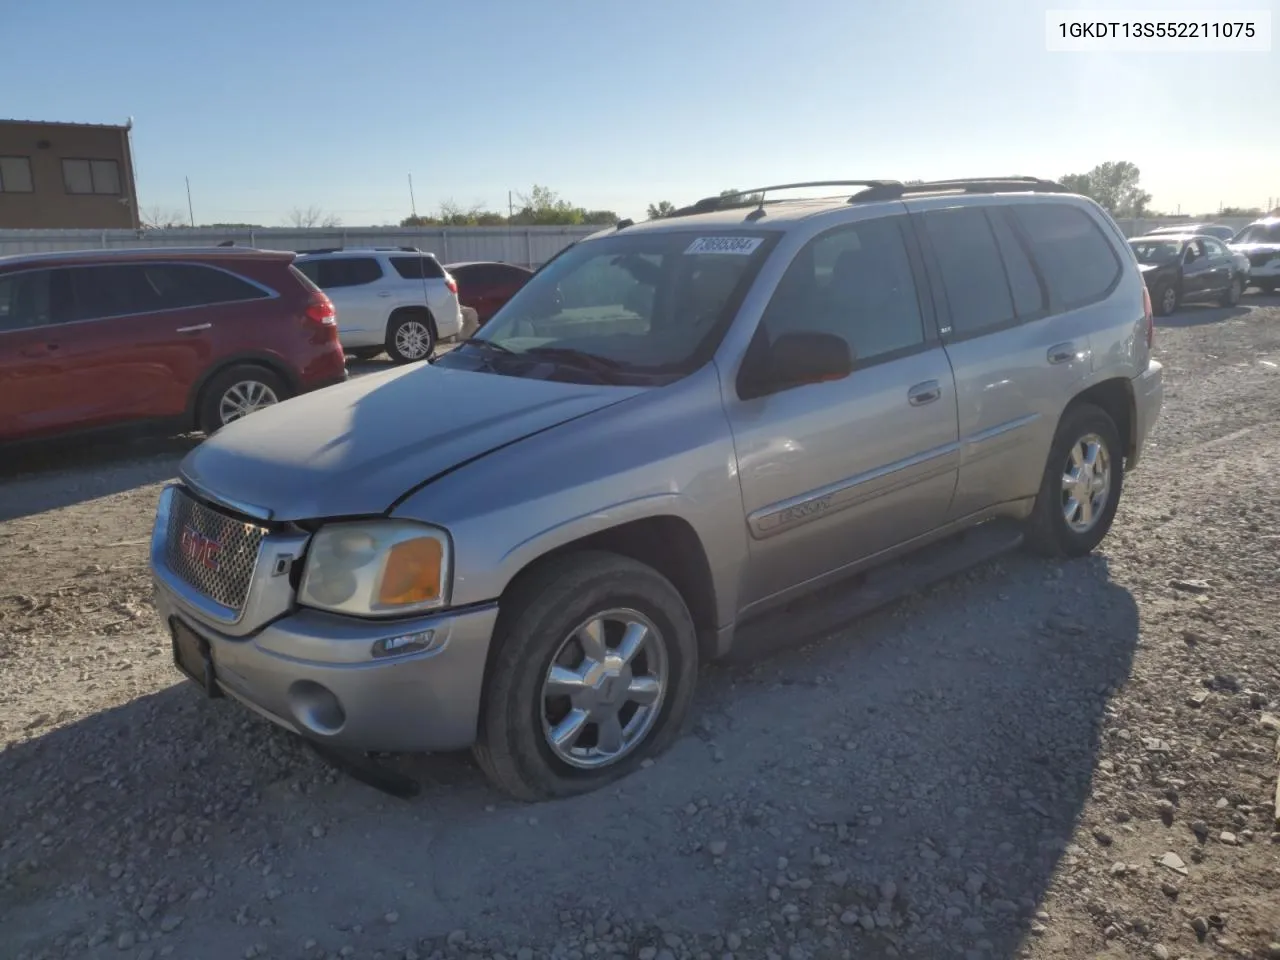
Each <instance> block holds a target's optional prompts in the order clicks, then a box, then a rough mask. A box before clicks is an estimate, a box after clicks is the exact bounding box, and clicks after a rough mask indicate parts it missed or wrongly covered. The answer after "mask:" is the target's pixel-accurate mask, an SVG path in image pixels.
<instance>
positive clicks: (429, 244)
mask: <svg viewBox="0 0 1280 960" xmlns="http://www.w3.org/2000/svg"><path fill="white" fill-rule="evenodd" d="M1252 221H1253V218H1252V217H1222V218H1218V219H1215V220H1214V221H1213V222H1214V223H1222V224H1226V225H1227V226H1230V227H1232V228H1233V229H1235V230H1241V229H1243V228H1244V227H1246V226H1248V225H1249V224H1250V223H1251V222H1252ZM1117 222H1118V223H1119V225H1120V229H1122V230H1123V231H1124V233H1125V236H1129V237H1134V236H1139V235H1141V234H1142V233H1144V232H1146V231H1147V230H1154V229H1155V228H1156V227H1160V226H1170V225H1174V224H1178V223H1190V222H1193V221H1191V220H1189V219H1188V218H1186V217H1181V218H1176V217H1162V218H1158V219H1155V218H1153V219H1150V220H1130V219H1123V220H1119V221H1117ZM599 229H600V227H449V228H444V229H442V228H439V227H431V228H421V229H417V228H403V227H337V228H333V229H328V228H316V229H308V230H297V229H293V228H291V227H264V228H262V229H254V230H212V229H206V228H197V229H175V230H146V231H142V232H137V231H133V230H0V256H3V255H5V254H14V253H39V252H43V251H50V250H89V249H104V250H105V249H117V248H121V247H191V246H197V247H198V246H214V245H216V244H219V243H224V242H225V241H227V240H232V241H234V242H235V243H237V244H240V245H243V246H250V247H260V248H262V249H265V250H298V251H302V250H316V249H319V248H322V247H399V246H404V247H418V248H419V249H421V250H428V251H430V252H432V253H434V254H435V255H436V256H437V257H438V258H439V260H440V262H441V263H459V262H461V261H464V260H501V261H505V262H507V263H518V264H522V265H524V266H528V267H537V266H539V265H541V264H542V263H545V262H546V261H547V260H550V259H551V258H552V257H553V256H555V255H556V254H557V253H559V252H560V251H561V250H562V249H564V248H565V247H566V246H568V245H569V244H570V243H572V242H574V241H575V240H579V239H581V238H582V237H586V236H589V235H590V234H592V233H595V232H596V231H597V230H599Z"/></svg>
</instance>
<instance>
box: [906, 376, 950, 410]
mask: <svg viewBox="0 0 1280 960" xmlns="http://www.w3.org/2000/svg"><path fill="white" fill-rule="evenodd" d="M941 396H942V387H941V386H939V385H938V381H937V380H926V381H925V382H924V383H917V384H916V385H915V386H914V387H912V388H911V389H910V390H908V391H907V402H908V403H910V404H911V405H912V406H913V407H923V406H924V405H925V404H926V403H933V401H935V400H937V399H938V398H939V397H941Z"/></svg>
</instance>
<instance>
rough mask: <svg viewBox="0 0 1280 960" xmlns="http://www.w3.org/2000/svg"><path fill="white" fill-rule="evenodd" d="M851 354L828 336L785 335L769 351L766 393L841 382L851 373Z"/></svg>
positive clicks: (843, 343)
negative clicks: (811, 384)
mask: <svg viewBox="0 0 1280 960" xmlns="http://www.w3.org/2000/svg"><path fill="white" fill-rule="evenodd" d="M853 360H854V356H853V351H852V350H851V349H850V348H849V343H848V341H846V340H845V339H844V338H843V337H837V336H835V335H834V334H830V333H784V334H783V335H782V336H780V337H778V339H777V340H775V341H774V342H773V344H772V345H771V346H770V348H769V353H768V360H767V362H766V363H765V365H764V372H765V377H766V379H767V384H766V385H765V386H766V387H767V389H768V390H771V391H772V390H787V389H789V388H791V387H799V386H802V385H804V384H806V383H820V382H822V381H824V380H843V379H844V378H845V377H847V376H849V374H850V373H852V372H853Z"/></svg>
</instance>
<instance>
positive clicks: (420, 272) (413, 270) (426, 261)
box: [391, 257, 444, 280]
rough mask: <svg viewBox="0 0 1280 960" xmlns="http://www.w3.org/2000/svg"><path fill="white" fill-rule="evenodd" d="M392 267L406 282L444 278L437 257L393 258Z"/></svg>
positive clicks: (442, 269)
mask: <svg viewBox="0 0 1280 960" xmlns="http://www.w3.org/2000/svg"><path fill="white" fill-rule="evenodd" d="M391 266H393V267H394V268H395V271H396V273H398V274H400V276H402V277H404V278H405V279H406V280H424V279H425V280H439V279H441V278H442V277H443V276H444V268H443V267H442V266H440V264H439V263H438V262H437V261H436V258H435V257H392V258H391Z"/></svg>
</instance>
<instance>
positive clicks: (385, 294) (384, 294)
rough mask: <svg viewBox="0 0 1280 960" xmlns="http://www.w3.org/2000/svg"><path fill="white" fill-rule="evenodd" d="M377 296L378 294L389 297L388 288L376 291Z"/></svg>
mask: <svg viewBox="0 0 1280 960" xmlns="http://www.w3.org/2000/svg"><path fill="white" fill-rule="evenodd" d="M378 296H380V297H389V296H391V291H390V290H382V291H380V292H379V293H378Z"/></svg>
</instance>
